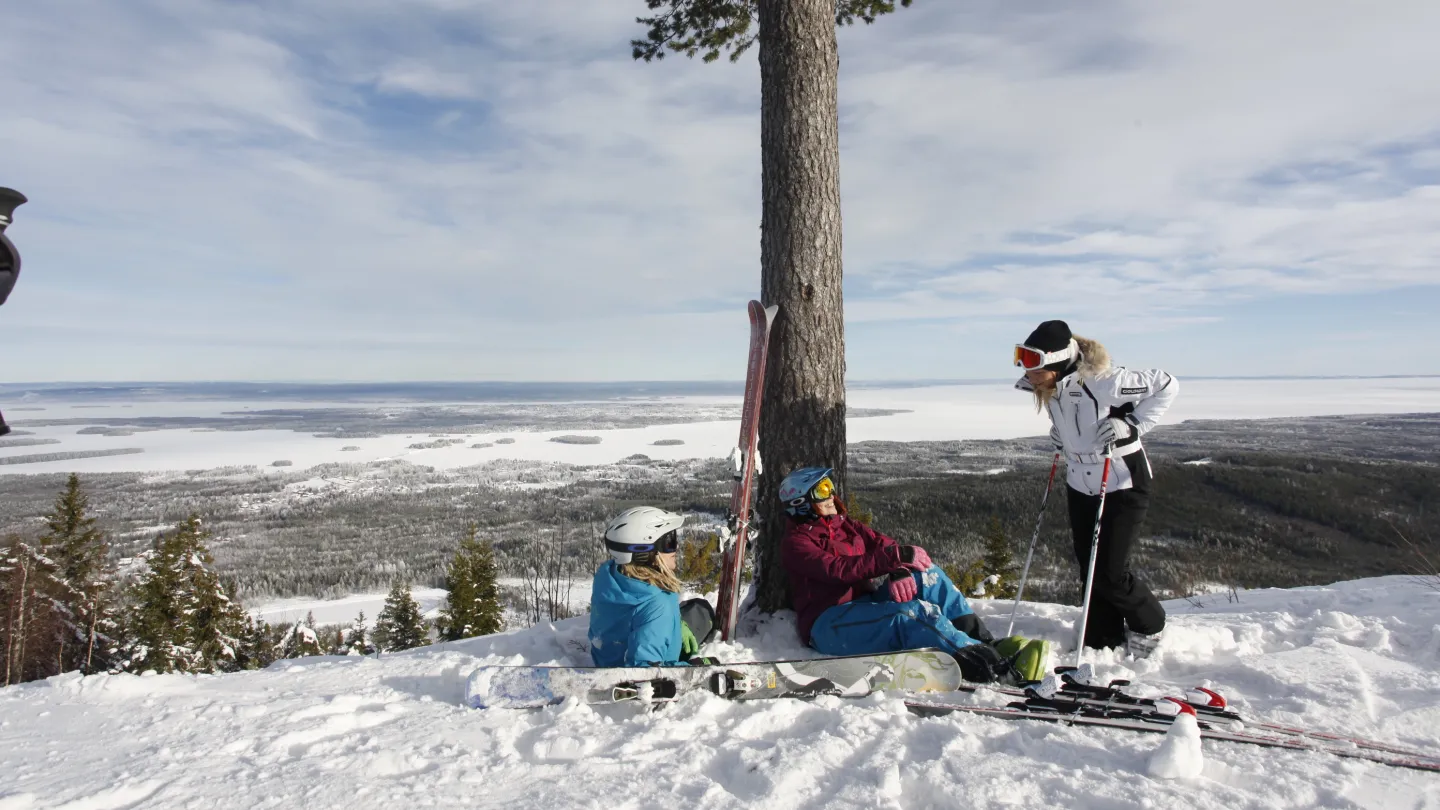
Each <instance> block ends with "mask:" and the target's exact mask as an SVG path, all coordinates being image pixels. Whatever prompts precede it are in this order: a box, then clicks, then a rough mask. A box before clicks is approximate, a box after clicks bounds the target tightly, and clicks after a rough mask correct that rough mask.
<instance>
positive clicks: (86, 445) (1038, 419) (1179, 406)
mask: <svg viewBox="0 0 1440 810" xmlns="http://www.w3.org/2000/svg"><path fill="white" fill-rule="evenodd" d="M1181 383H1182V388H1181V392H1180V397H1179V399H1178V400H1177V401H1176V404H1175V407H1174V408H1173V409H1172V410H1171V411H1170V413H1169V414H1167V416H1166V418H1165V419H1164V422H1165V423H1168V424H1174V423H1178V422H1181V421H1184V420H1187V419H1262V418H1273V417H1288V416H1326V415H1346V414H1372V413H1373V414H1382V413H1421V412H1434V411H1437V410H1440V377H1390V378H1369V379H1363V378H1341V379H1191V380H1186V379H1183V378H1182V379H1181ZM739 399H740V398H739V397H738V396H718V395H709V394H707V395H695V396H674V395H661V396H654V397H648V398H647V397H644V396H638V397H637V396H627V397H626V398H624V399H610V400H598V401H596V400H590V401H583V402H582V401H577V402H574V403H570V405H572V406H574V408H575V409H576V411H577V412H579V413H582V414H599V415H601V416H603V415H604V414H606V413H607V412H609V413H616V414H620V413H625V412H628V411H633V410H636V409H642V408H648V409H649V410H647V411H645V413H655V414H656V416H654V417H653V421H654V422H655V423H654V424H644V425H643V426H639V427H621V428H609V429H593V430H592V429H583V428H582V429H574V428H568V429H563V430H548V429H542V428H540V427H539V426H538V425H539V423H538V420H537V425H535V426H528V427H527V426H525V425H524V424H521V423H515V422H513V421H512V422H511V423H510V424H508V425H507V426H506V428H505V429H503V430H495V431H493V432H482V433H474V432H470V431H471V430H475V429H476V428H473V427H471V428H466V429H464V430H463V431H462V430H455V431H453V432H446V431H444V430H417V431H416V432H413V433H395V434H385V435H366V436H359V437H357V436H343V437H338V438H337V437H330V436H316V435H314V433H313V431H312V430H311V429H310V428H306V429H304V430H286V429H263V430H216V429H213V428H210V427H206V428H200V429H196V428H189V427H185V428H172V429H160V430H136V431H135V432H133V433H128V435H127V434H126V431H125V430H117V429H114V428H113V425H114V423H113V422H110V423H108V424H110V425H112V427H111V428H109V429H107V430H106V431H105V432H96V430H97V429H96V427H95V426H92V425H87V424H85V423H84V420H88V419H95V420H97V423H96V424H104V423H101V422H100V421H99V420H116V419H136V418H141V417H166V418H179V417H192V418H212V419H213V418H216V417H222V416H235V415H236V414H244V413H245V412H247V411H249V412H261V411H267V410H274V409H285V410H288V411H295V410H303V409H326V408H331V409H333V408H350V409H354V408H357V407H364V408H367V409H372V410H388V411H393V412H395V413H404V412H405V411H406V410H407V409H415V408H418V407H427V408H432V409H434V408H440V409H443V408H446V407H453V408H455V409H457V410H463V409H465V408H467V407H471V408H473V407H476V405H475V403H473V402H470V403H445V402H433V403H432V402H426V403H417V402H415V401H414V400H410V401H405V402H395V403H383V402H365V403H358V404H357V403H356V402H354V401H344V402H334V401H321V400H318V399H317V400H310V401H296V400H295V399H293V398H292V399H287V400H284V401H267V400H247V401H237V400H203V401H194V400H186V401H157V400H153V399H150V398H148V397H143V396H137V397H135V398H134V400H133V401H125V400H124V399H123V398H114V397H107V398H104V399H99V400H97V399H93V398H82V399H81V400H80V401H76V400H75V399H70V400H67V399H66V397H65V396H64V395H62V394H52V395H45V394H39V395H31V396H28V397H26V398H24V399H22V400H20V401H11V400H7V401H6V402H5V403H3V408H4V411H5V414H6V418H7V419H8V420H9V421H10V422H11V423H12V424H13V425H14V427H15V428H16V430H17V433H21V434H23V435H16V436H10V437H5V438H4V439H0V474H28V473H66V472H78V473H106V472H153V471H166V470H191V469H212V468H216V467H228V466H237V465H238V466H251V465H253V466H256V467H259V468H260V469H261V470H262V471H264V470H273V471H278V470H287V471H295V470H304V469H306V468H308V467H311V466H314V465H317V464H324V463H330V462H371V461H378V460H383V459H404V460H406V461H409V462H412V463H415V464H423V465H429V466H432V467H435V468H437V469H452V468H456V467H463V466H468V465H472V464H479V463H483V462H487V461H494V460H500V459H519V460H529V461H558V462H568V463H574V464H608V463H612V462H615V461H618V460H620V459H622V458H625V457H626V456H630V455H633V454H636V453H643V454H645V455H647V456H649V457H651V458H655V459H682V458H712V457H724V456H727V455H728V454H729V452H730V448H731V447H732V446H733V445H734V443H735V439H736V433H737V432H738V420H737V419H717V418H714V415H715V413H716V411H717V410H722V411H723V410H726V409H734V410H736V411H738V406H739ZM507 406H508V407H509V409H510V411H511V412H512V413H513V412H520V413H522V414H523V412H524V409H525V408H526V407H527V406H526V405H525V404H524V403H513V402H512V403H507ZM849 406H850V407H851V409H852V410H859V409H866V410H886V411H901V412H899V413H891V414H889V415H883V416H858V417H852V418H851V419H850V422H849V439H850V441H851V442H863V441H927V440H957V439H1010V438H1018V437H1022V436H1036V435H1041V434H1043V433H1045V432H1046V431H1047V430H1048V429H1049V426H1048V424H1047V423H1046V421H1045V419H1044V417H1042V416H1040V415H1038V414H1036V413H1035V409H1034V407H1033V406H1032V405H1031V404H1030V400H1029V398H1028V397H1027V396H1026V395H1025V394H1023V393H1021V392H1018V391H1015V390H1014V389H1013V388H1012V387H1011V385H1010V383H999V382H996V383H975V384H957V385H930V386H918V387H910V388H903V387H885V388H878V387H862V388H856V389H854V390H852V391H851V392H850V394H849ZM533 407H534V408H536V409H540V408H548V409H551V412H552V413H553V410H554V409H556V408H557V407H561V408H563V407H565V403H563V402H562V403H560V405H558V406H557V404H556V402H555V401H554V400H551V401H548V402H544V403H536V404H535V405H533ZM650 418H651V417H645V416H642V417H640V418H639V421H640V422H645V421H646V419H650ZM40 420H81V421H79V422H76V423H71V424H65V425H49V426H37V425H31V424H27V423H31V422H36V421H40ZM522 421H523V420H522ZM604 421H605V420H604V419H601V418H597V423H603V422H604ZM631 421H632V422H634V421H636V418H635V417H633V416H632V417H631ZM87 429H88V430H87ZM560 436H584V437H590V439H589V440H590V441H594V440H595V439H598V440H599V441H598V443H593V444H575V443H559V442H555V441H552V439H554V438H556V437H560ZM447 440H448V443H447ZM499 440H510V441H509V442H508V443H497V442H498V441H499ZM656 442H665V443H664V444H659V445H657V444H656ZM417 444H424V445H435V446H429V447H423V448H416V447H412V445H417ZM474 445H488V446H482V447H475V446H474ZM346 448H351V449H346ZM126 450H129V451H131V452H129V453H126V454H124V455H110V456H102V457H95V458H70V459H63V460H55V461H39V462H28V463H17V462H24V461H25V459H24V457H26V456H35V455H37V454H49V453H73V452H85V453H89V452H103V451H111V452H114V451H126ZM137 450H138V451H140V452H134V451H137ZM277 461H280V462H289V464H288V465H284V466H279V467H277V466H273V465H274V464H275V462H277Z"/></svg>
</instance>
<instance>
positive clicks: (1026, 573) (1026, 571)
mask: <svg viewBox="0 0 1440 810" xmlns="http://www.w3.org/2000/svg"><path fill="white" fill-rule="evenodd" d="M1059 467H1060V451H1059V450H1056V451H1055V460H1054V461H1053V462H1051V464H1050V478H1049V479H1048V480H1047V481H1046V482H1045V494H1044V495H1042V496H1040V514H1038V515H1036V516H1035V533H1034V534H1032V535H1030V550H1029V551H1027V552H1025V567H1024V568H1023V569H1021V571H1020V587H1019V588H1017V589H1016V590H1015V606H1014V607H1012V608H1010V627H1009V628H1007V629H1006V630H1005V635H1006V636H1013V635H1015V614H1016V613H1017V612H1019V610H1020V597H1022V596H1024V595H1025V581H1026V580H1027V579H1029V578H1030V561H1031V560H1032V559H1034V558H1035V541H1036V540H1039V539H1040V524H1041V523H1043V522H1044V521H1045V503H1046V502H1047V501H1049V500H1050V489H1051V487H1053V486H1054V485H1055V470H1056V469H1058V468H1059Z"/></svg>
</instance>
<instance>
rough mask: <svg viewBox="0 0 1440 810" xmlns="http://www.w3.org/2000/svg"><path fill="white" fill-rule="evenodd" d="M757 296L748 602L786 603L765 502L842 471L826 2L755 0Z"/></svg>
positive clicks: (831, 28)
mask: <svg viewBox="0 0 1440 810" xmlns="http://www.w3.org/2000/svg"><path fill="white" fill-rule="evenodd" d="M758 5H759V17H760V162H761V194H762V204H763V207H762V211H761V220H760V274H761V300H762V301H763V302H764V303H765V304H766V305H767V306H768V305H770V304H779V305H780V314H779V317H778V318H777V320H776V321H775V326H774V330H775V331H774V335H773V337H772V338H771V340H772V342H771V344H770V359H769V362H768V369H767V371H766V381H765V400H764V406H763V410H762V412H761V417H760V453H761V457H762V458H763V460H764V469H765V472H764V474H763V475H762V476H761V478H760V482H759V486H758V489H757V491H756V493H755V504H756V508H757V510H758V511H759V513H760V516H761V519H762V523H761V532H762V534H761V537H760V538H759V543H758V546H759V549H758V551H759V554H760V582H759V586H758V587H759V606H760V608H761V609H762V610H766V611H774V610H779V609H782V608H787V607H789V606H790V593H789V587H788V583H787V582H786V579H785V573H784V571H783V569H782V568H781V567H780V538H781V535H782V534H783V532H784V528H785V516H784V512H782V511H781V509H780V503H779V501H778V499H777V498H776V497H775V493H776V490H777V489H778V488H779V486H780V480H781V479H782V478H784V477H785V474H786V473H788V472H790V470H792V469H794V468H795V467H801V466H810V465H819V466H825V467H834V468H835V469H836V473H837V479H836V480H837V483H840V482H842V481H843V477H844V474H845V313H844V308H843V296H842V292H841V284H842V280H843V275H842V272H841V262H840V121H839V109H838V106H837V98H836V97H837V93H838V85H839V74H840V57H839V52H838V50H837V48H836V43H835V2H834V0H759V3H758Z"/></svg>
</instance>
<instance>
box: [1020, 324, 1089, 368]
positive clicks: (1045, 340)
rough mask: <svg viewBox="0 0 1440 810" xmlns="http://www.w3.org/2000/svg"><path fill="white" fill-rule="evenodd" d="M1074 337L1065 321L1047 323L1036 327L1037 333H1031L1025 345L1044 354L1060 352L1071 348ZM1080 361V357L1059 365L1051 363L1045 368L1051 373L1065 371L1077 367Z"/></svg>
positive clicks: (1061, 362)
mask: <svg viewBox="0 0 1440 810" xmlns="http://www.w3.org/2000/svg"><path fill="white" fill-rule="evenodd" d="M1074 337H1075V336H1074V335H1072V334H1070V325H1069V324H1067V323H1065V322H1064V321H1046V322H1044V323H1042V324H1040V325H1039V326H1037V327H1035V331H1034V332H1031V333H1030V337H1028V338H1025V345H1026V346H1029V347H1030V348H1032V349H1039V350H1040V351H1042V352H1047V353H1048V352H1058V351H1062V350H1064V349H1065V347H1066V346H1069V345H1070V341H1071V340H1072V339H1073V338H1074ZM1078 360H1079V358H1078V357H1076V358H1072V359H1070V360H1061V361H1060V362H1058V363H1051V364H1050V365H1048V366H1046V367H1045V368H1047V369H1049V370H1050V371H1065V370H1066V369H1068V368H1069V367H1071V366H1073V365H1075V363H1076V362H1078Z"/></svg>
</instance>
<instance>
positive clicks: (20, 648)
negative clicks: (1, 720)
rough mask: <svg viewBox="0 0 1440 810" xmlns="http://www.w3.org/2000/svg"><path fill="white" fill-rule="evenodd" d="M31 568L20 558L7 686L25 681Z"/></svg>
mask: <svg viewBox="0 0 1440 810" xmlns="http://www.w3.org/2000/svg"><path fill="white" fill-rule="evenodd" d="M29 578H30V567H29V565H28V564H27V563H26V560H25V558H24V556H23V552H22V556H21V558H20V605H19V607H20V609H19V613H18V614H17V616H16V618H15V619H13V620H11V622H10V633H11V635H10V649H9V650H7V651H6V655H5V685H6V686H9V685H11V684H15V683H20V682H21V681H23V680H25V632H26V631H25V616H26V611H27V610H28V609H29V607H28V605H27V604H26V602H27V601H28V600H27V597H28V596H29V593H28V592H27V591H26V586H27V585H28V583H29Z"/></svg>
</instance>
